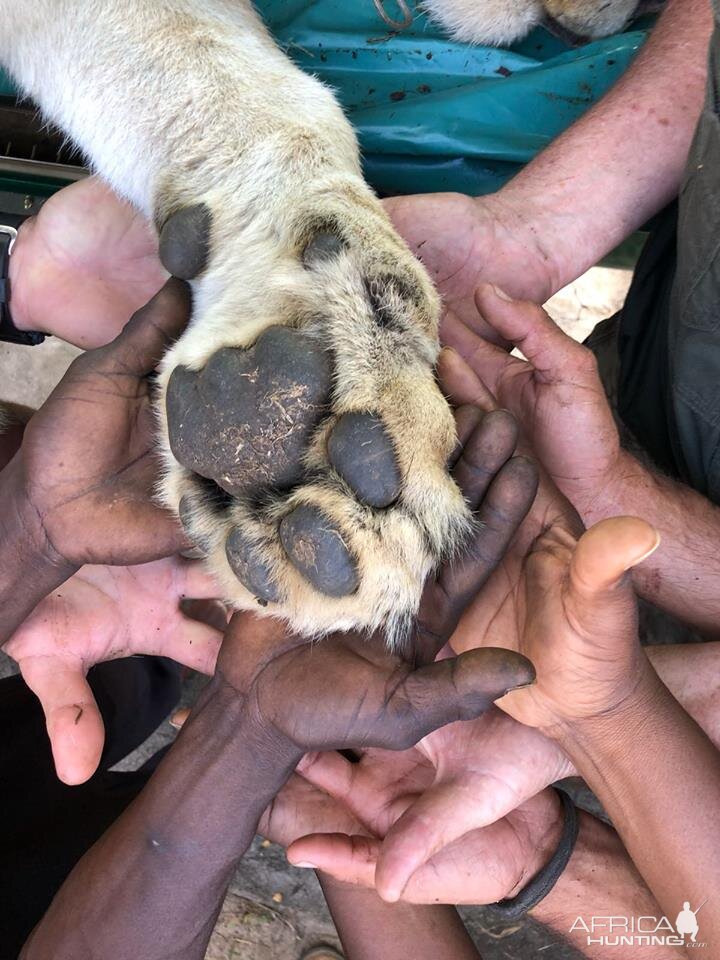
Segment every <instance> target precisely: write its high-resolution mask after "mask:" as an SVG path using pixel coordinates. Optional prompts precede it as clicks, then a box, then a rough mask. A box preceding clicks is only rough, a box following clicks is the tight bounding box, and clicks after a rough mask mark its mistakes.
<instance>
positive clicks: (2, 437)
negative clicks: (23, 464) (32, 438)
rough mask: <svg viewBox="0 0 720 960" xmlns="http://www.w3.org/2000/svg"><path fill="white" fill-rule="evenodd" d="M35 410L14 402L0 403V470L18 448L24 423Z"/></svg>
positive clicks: (23, 430)
mask: <svg viewBox="0 0 720 960" xmlns="http://www.w3.org/2000/svg"><path fill="white" fill-rule="evenodd" d="M34 412H35V411H34V410H31V409H30V408H29V407H22V406H20V405H19V404H16V403H0V470H4V469H5V467H6V466H7V465H8V463H10V461H11V460H12V458H13V457H14V456H15V454H16V453H17V451H18V450H19V449H20V444H21V443H22V438H23V433H24V432H25V424H26V423H27V422H28V420H29V419H30V417H31V416H32V415H33V413H34Z"/></svg>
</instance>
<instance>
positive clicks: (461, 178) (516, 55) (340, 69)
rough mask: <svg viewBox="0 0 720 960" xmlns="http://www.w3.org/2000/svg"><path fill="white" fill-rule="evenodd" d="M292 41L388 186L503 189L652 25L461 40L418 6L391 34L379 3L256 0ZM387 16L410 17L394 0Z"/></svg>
mask: <svg viewBox="0 0 720 960" xmlns="http://www.w3.org/2000/svg"><path fill="white" fill-rule="evenodd" d="M255 5H256V7H257V9H258V10H259V11H260V13H261V15H262V16H263V17H264V19H265V21H266V23H267V24H268V26H269V27H270V28H271V29H272V31H273V33H274V34H275V36H276V38H277V40H278V42H279V43H280V44H281V46H282V47H283V49H285V50H286V52H287V53H288V54H289V55H290V56H291V57H292V58H293V60H295V62H296V63H297V64H298V65H299V66H300V67H302V69H303V70H306V71H308V72H310V73H314V74H316V75H317V76H318V77H320V78H321V79H322V80H324V81H325V82H327V83H328V84H330V85H331V86H332V87H333V88H334V89H335V90H336V91H337V93H338V96H339V97H340V100H341V101H342V104H343V106H344V107H345V109H346V111H347V113H348V115H349V116H350V119H351V120H352V122H353V124H354V125H355V127H356V129H357V131H358V134H359V136H360V142H361V145H362V148H363V154H364V157H365V164H366V173H367V176H368V178H369V179H370V181H371V182H372V183H373V184H374V185H375V186H376V188H377V189H379V190H380V191H382V192H384V193H413V192H424V191H431V190H460V191H462V192H464V193H471V194H480V193H487V192H490V191H492V190H495V189H497V188H498V187H499V186H500V185H501V184H502V183H503V182H504V181H505V180H507V179H508V178H509V177H510V176H512V174H513V173H515V172H516V171H517V170H518V169H519V167H520V166H521V165H522V164H524V163H527V161H528V160H530V159H531V158H532V157H533V156H535V154H536V153H537V152H538V151H540V150H541V149H542V148H543V147H544V146H545V145H546V144H547V143H548V142H549V141H550V140H552V139H553V138H554V137H556V136H557V135H558V134H559V133H561V132H562V131H563V130H564V129H565V128H566V127H567V126H568V125H569V124H570V123H572V122H573V120H575V119H577V117H579V116H580V115H581V114H582V113H584V111H585V110H587V109H588V107H589V106H591V105H592V104H593V103H594V102H595V101H596V100H597V99H598V98H599V97H601V96H602V94H603V93H605V91H606V90H607V89H608V87H610V85H611V84H612V83H613V82H614V81H615V80H616V79H617V78H618V77H619V76H620V74H621V73H622V72H623V71H624V70H625V69H626V67H627V66H628V64H629V63H630V61H631V60H632V58H633V57H634V56H635V54H636V53H637V51H638V50H639V48H640V46H641V45H642V43H643V42H644V40H645V38H646V36H647V29H635V30H633V31H631V32H628V33H625V34H621V35H618V36H615V37H610V38H607V39H605V40H601V41H598V42H595V43H592V44H588V45H587V46H585V47H581V48H579V49H576V50H570V49H568V48H567V47H566V46H564V45H563V44H562V43H560V42H559V41H558V40H556V39H555V38H554V37H552V36H550V34H548V33H547V32H546V31H545V30H542V29H540V30H536V31H535V32H534V33H533V34H531V35H530V36H529V37H528V38H527V39H526V40H524V41H523V42H522V43H520V44H518V45H517V46H515V47H514V48H513V49H512V50H497V49H495V48H490V47H472V46H468V45H467V44H461V43H453V42H451V41H449V40H448V39H447V38H446V37H445V36H444V35H443V34H442V32H441V31H440V30H439V29H438V28H436V27H435V26H434V25H433V24H432V23H430V22H428V20H427V19H426V17H425V16H424V15H422V14H421V13H418V12H415V17H414V22H413V24H412V27H410V28H409V29H407V30H404V31H402V32H400V33H396V34H393V33H391V32H389V28H388V27H387V26H386V24H385V23H384V22H383V20H382V19H381V17H380V16H379V14H378V12H377V10H376V9H375V5H374V3H373V2H372V0H255ZM385 9H386V11H387V12H388V14H389V15H390V16H392V17H393V18H396V19H402V17H401V15H400V13H399V11H398V8H397V7H396V6H395V4H394V2H393V0H386V3H385Z"/></svg>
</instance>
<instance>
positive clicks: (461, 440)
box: [448, 404, 483, 469]
mask: <svg viewBox="0 0 720 960" xmlns="http://www.w3.org/2000/svg"><path fill="white" fill-rule="evenodd" d="M482 418H483V412H482V410H480V409H479V408H478V407H473V406H472V405H471V404H465V405H464V406H461V407H458V408H457V410H456V411H455V433H456V434H457V443H456V444H455V449H454V450H453V452H452V453H451V454H450V458H449V460H448V466H449V468H450V469H452V468H453V467H454V466H455V464H456V463H457V461H458V459H459V458H460V454H461V453H462V452H463V448H464V446H465V444H466V443H467V442H468V440H469V439H470V437H471V436H472V434H473V432H474V430H475V428H476V427H477V426H478V425H479V423H480V421H481V420H482Z"/></svg>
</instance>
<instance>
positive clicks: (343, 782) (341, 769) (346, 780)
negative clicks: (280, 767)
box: [297, 750, 358, 803]
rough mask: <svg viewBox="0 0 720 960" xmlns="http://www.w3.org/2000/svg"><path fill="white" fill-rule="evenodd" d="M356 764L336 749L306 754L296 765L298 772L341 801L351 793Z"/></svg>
mask: <svg viewBox="0 0 720 960" xmlns="http://www.w3.org/2000/svg"><path fill="white" fill-rule="evenodd" d="M357 769H358V764H356V763H350V761H349V760H346V759H345V757H343V756H342V754H340V753H338V752H337V751H336V750H327V751H323V752H321V753H313V754H306V755H305V757H303V759H302V760H301V761H300V763H299V764H298V766H297V770H298V773H299V774H300V775H301V776H302V777H303V778H304V779H305V780H307V781H308V783H311V784H312V785H313V786H315V787H319V788H320V790H324V791H325V793H327V794H329V795H330V796H331V797H333V799H335V800H340V801H342V802H343V803H345V802H346V800H347V799H348V798H349V797H351V795H352V793H353V783H354V781H355V773H356V771H357Z"/></svg>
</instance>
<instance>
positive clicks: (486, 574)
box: [417, 457, 538, 640]
mask: <svg viewBox="0 0 720 960" xmlns="http://www.w3.org/2000/svg"><path fill="white" fill-rule="evenodd" d="M537 487H538V469H537V466H536V464H535V463H534V462H533V461H532V460H529V459H527V458H526V457H513V458H512V459H510V460H508V462H507V463H506V464H505V465H504V466H503V467H502V468H501V469H500V470H499V471H498V473H497V474H496V476H495V478H494V479H493V481H492V483H491V484H490V487H489V489H488V491H487V493H486V495H485V498H484V500H483V502H482V504H481V505H480V508H479V510H478V511H477V513H476V521H477V524H476V529H475V533H474V535H473V537H472V539H471V540H470V542H469V543H468V544H467V547H466V549H465V551H464V553H463V555H462V556H461V557H460V558H459V559H458V560H457V561H456V562H455V563H451V564H449V565H448V566H446V567H445V568H444V569H443V570H442V571H441V573H440V576H439V577H438V580H437V582H436V586H437V587H438V588H439V590H440V591H441V593H440V596H441V598H442V601H441V602H440V603H438V592H437V590H433V591H432V593H428V595H427V598H423V603H422V604H421V608H420V614H419V617H418V625H417V630H418V633H422V631H423V629H429V630H430V632H431V633H432V634H433V635H434V636H436V637H438V638H440V639H445V640H446V639H448V638H449V637H450V636H451V635H452V633H453V631H454V630H455V628H456V626H457V624H458V623H459V621H460V618H461V617H462V615H463V613H464V612H465V609H466V608H467V606H468V605H469V604H470V603H471V602H472V601H473V600H474V598H475V597H476V596H477V594H478V593H479V592H480V590H481V589H482V587H483V586H484V585H485V583H486V582H487V581H488V579H489V578H490V577H491V576H492V574H493V573H494V571H495V570H496V569H497V567H498V565H499V564H500V563H501V561H502V559H503V557H504V556H505V554H506V552H507V550H508V548H509V546H510V543H511V541H512V539H513V537H514V536H515V534H516V533H517V531H518V529H519V528H520V525H521V524H522V522H523V520H524V519H525V517H526V516H527V514H528V511H529V510H530V508H531V506H532V504H533V501H534V500H535V495H536V493H537Z"/></svg>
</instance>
